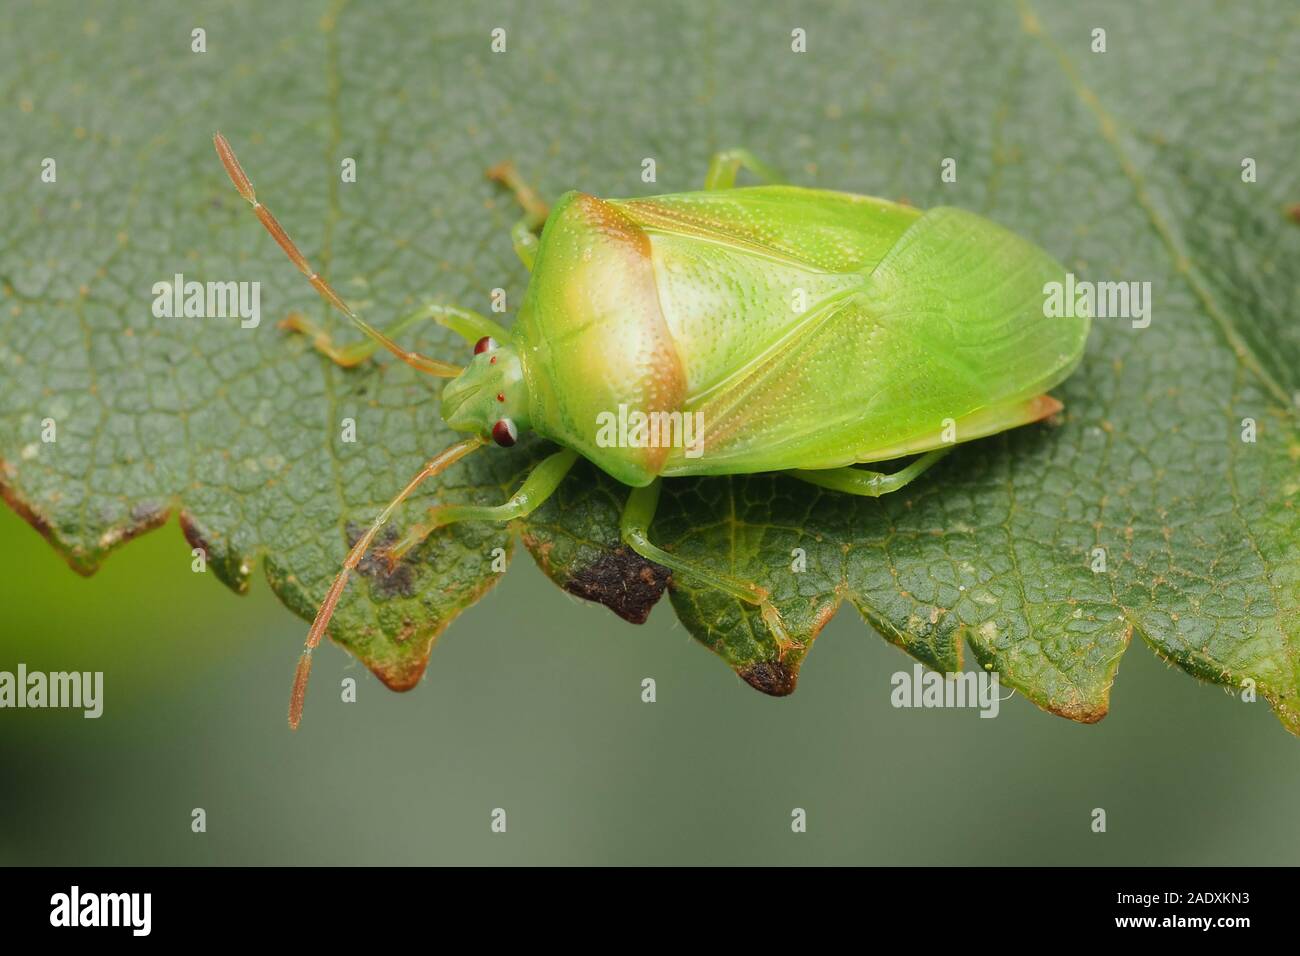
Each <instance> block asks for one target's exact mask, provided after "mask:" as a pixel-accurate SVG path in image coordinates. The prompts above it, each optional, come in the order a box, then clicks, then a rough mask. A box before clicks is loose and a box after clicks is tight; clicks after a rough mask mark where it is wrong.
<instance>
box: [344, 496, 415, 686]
mask: <svg viewBox="0 0 1300 956" xmlns="http://www.w3.org/2000/svg"><path fill="white" fill-rule="evenodd" d="M347 531H348V547H351V546H352V545H354V544H356V543H357V541H358V540H359V539H360V538H361V536H362V535H363V534H365V533H366V527H365V525H360V524H356V523H355V522H349V523H348V527H347ZM396 540H397V529H396V528H392V527H389V528H385V529H384V530H383V531H381V532H380V533H379V534H378V535H376V536H375V540H374V541H372V542H371V544H370V550H369V551H367V552H366V556H365V557H364V558H362V559H361V563H360V564H358V565H357V573H358V574H360V575H362V576H364V577H366V578H369V579H370V584H371V587H372V589H373V593H374V595H375V596H376V597H378V598H380V599H381V600H385V601H387V600H390V599H392V598H395V597H403V598H409V597H415V572H414V571H413V570H412V569H411V566H410V564H409V563H408V562H406V561H399V562H398V563H397V564H395V565H394V566H393V567H392V568H391V569H390V568H389V566H388V559H387V558H386V557H385V556H384V555H383V553H382V551H383V548H385V547H386V546H387V545H390V544H392V543H393V542H394V541H396ZM417 679H418V678H417Z"/></svg>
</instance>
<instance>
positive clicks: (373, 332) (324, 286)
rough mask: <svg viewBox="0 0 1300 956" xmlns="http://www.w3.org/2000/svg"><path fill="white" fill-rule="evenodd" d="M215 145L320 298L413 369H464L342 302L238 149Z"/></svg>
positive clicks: (221, 140) (447, 374)
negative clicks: (265, 198)
mask: <svg viewBox="0 0 1300 956" xmlns="http://www.w3.org/2000/svg"><path fill="white" fill-rule="evenodd" d="M212 142H213V144H214V145H215V146H216V147H217V155H218V156H220V157H221V164H222V165H223V166H225V167H226V173H227V175H229V176H230V181H231V182H232V183H234V184H235V188H236V189H237V190H239V195H241V196H243V197H244V198H245V199H246V200H248V202H249V204H250V205H252V207H253V212H254V213H255V214H256V215H257V218H258V220H260V221H261V223H262V225H263V226H265V227H266V231H267V232H269V233H270V234H271V238H272V239H274V240H275V241H276V242H278V243H279V244H280V248H281V249H283V250H284V253H285V255H287V256H288V257H289V260H290V261H291V262H292V263H293V264H294V265H296V266H297V267H298V270H299V271H300V272H302V274H303V275H305V276H306V277H307V281H308V282H310V283H311V284H312V286H313V287H314V288H315V289H316V291H317V292H319V293H320V294H321V297H322V298H323V299H324V300H325V301H326V302H328V303H329V304H330V305H332V306H334V308H336V309H338V310H339V311H340V312H342V313H343V314H344V315H346V316H347V317H348V318H349V319H351V320H352V323H353V324H354V325H355V326H356V327H357V328H359V329H360V330H361V331H362V332H364V333H365V334H366V335H368V336H370V337H371V338H372V339H374V340H375V341H376V342H378V343H379V344H380V345H382V346H383V347H384V348H386V349H388V351H390V352H392V353H393V354H394V355H396V356H397V357H398V358H399V359H401V360H402V361H403V362H405V363H406V364H407V365H409V366H411V367H412V368H415V369H419V370H420V371H421V372H427V373H428V374H430V375H438V376H440V377H442V378H455V377H456V376H457V375H459V374H460V373H461V371H462V369H461V368H460V367H459V366H456V365H452V364H451V363H450V362H443V361H440V360H438V359H434V358H429V357H428V356H427V355H421V354H420V353H419V352H412V351H409V350H408V349H404V348H402V347H401V346H400V345H398V344H397V343H396V342H394V341H393V340H392V339H390V338H389V337H388V336H387V335H385V334H384V333H383V332H381V331H379V330H378V329H377V328H375V327H374V326H373V325H371V324H370V323H369V322H367V321H365V320H364V319H363V318H361V316H359V315H357V314H356V313H355V312H353V311H352V308H351V306H349V305H348V304H347V303H346V302H344V301H343V298H342V296H340V295H339V294H338V293H337V292H335V291H334V287H333V286H331V285H330V284H329V283H328V282H326V281H325V280H324V279H323V278H322V277H321V276H320V275H319V274H317V272H316V271H315V270H314V269H312V267H311V263H309V262H308V261H307V257H306V256H304V255H303V254H302V253H301V252H299V251H298V247H297V245H295V244H294V241H293V240H292V239H290V238H289V234H288V233H287V232H285V231H284V227H283V226H281V225H280V223H279V221H278V220H276V218H275V216H273V215H271V210H269V209H267V208H266V207H265V206H263V205H262V204H261V203H260V202H258V201H257V193H256V192H254V190H253V184H252V183H251V182H249V179H248V176H246V175H245V174H244V170H243V167H241V166H240V165H239V160H238V159H237V158H236V157H235V151H234V150H233V149H231V148H230V143H228V142H227V141H226V137H224V136H222V135H221V134H220V133H217V134H215V135H214V136H213V137H212Z"/></svg>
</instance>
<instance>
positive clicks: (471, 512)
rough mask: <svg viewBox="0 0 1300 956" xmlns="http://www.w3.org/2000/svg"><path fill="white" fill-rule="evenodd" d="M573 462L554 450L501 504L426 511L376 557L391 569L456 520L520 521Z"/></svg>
mask: <svg viewBox="0 0 1300 956" xmlns="http://www.w3.org/2000/svg"><path fill="white" fill-rule="evenodd" d="M577 460H578V453H577V452H576V451H571V450H570V449H568V448H566V449H564V450H563V451H557V452H556V453H555V454H553V455H551V456H549V457H548V458H546V459H544V460H543V461H542V462H541V464H539V465H538V466H537V467H536V468H534V469H533V470H532V471H531V472H529V474H528V477H527V478H525V479H524V483H523V484H522V485H520V486H519V490H518V491H516V492H515V493H514V494H513V495H511V496H510V499H509V500H508V501H506V503H505V504H502V505H495V506H492V505H438V506H437V507H434V508H430V509H429V516H428V518H426V519H425V520H424V521H421V522H420V523H419V524H415V525H412V526H411V527H410V529H409V530H407V532H406V534H404V535H402V537H401V538H400V539H399V540H398V541H396V542H394V544H393V545H392V546H391V547H389V548H386V549H384V550H383V551H381V552H380V557H383V558H385V559H386V560H387V561H388V564H389V566H390V567H393V566H395V565H396V564H397V562H399V561H401V560H402V558H404V557H405V556H406V555H407V554H409V553H410V551H411V549H412V548H415V547H417V546H418V545H419V544H420V542H422V541H423V540H424V539H425V538H427V537H428V536H429V535H430V534H432V533H433V532H434V531H435V530H437V529H438V528H441V527H443V526H445V525H449V524H455V523H456V522H458V521H491V522H496V523H504V522H507V521H513V520H514V519H515V518H522V517H524V516H525V515H527V514H530V513H531V512H533V511H535V510H536V509H538V508H540V507H541V506H542V504H543V503H544V502H545V501H546V499H547V498H549V497H551V495H553V494H555V489H556V488H558V487H560V482H562V481H563V480H564V476H565V475H567V474H568V473H569V470H570V469H571V468H572V467H573V463H574V462H575V461H577Z"/></svg>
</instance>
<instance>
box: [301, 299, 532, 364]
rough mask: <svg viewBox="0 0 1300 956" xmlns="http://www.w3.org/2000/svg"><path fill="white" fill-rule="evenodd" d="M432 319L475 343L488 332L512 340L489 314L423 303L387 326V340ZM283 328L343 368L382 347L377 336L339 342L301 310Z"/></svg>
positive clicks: (501, 340)
mask: <svg viewBox="0 0 1300 956" xmlns="http://www.w3.org/2000/svg"><path fill="white" fill-rule="evenodd" d="M430 320H432V321H434V322H437V323H438V324H439V325H442V326H446V327H447V328H449V329H451V330H452V331H453V332H455V333H456V334H457V335H459V336H461V338H463V339H465V340H466V341H467V342H471V343H472V342H477V341H478V340H479V339H480V338H482V337H483V336H485V335H489V336H492V337H493V338H495V339H496V340H497V341H498V342H505V341H507V340H508V339H509V333H508V332H507V331H506V330H505V329H504V328H503V327H502V326H500V325H498V324H497V323H495V322H493V321H492V320H491V319H489V318H488V317H487V316H486V315H480V314H479V313H477V312H471V311H470V310H469V309H460V308H457V307H456V306H454V305H435V304H430V305H426V306H423V307H421V308H419V309H416V310H415V311H414V312H411V313H409V314H407V315H404V316H402V317H401V318H400V319H398V320H396V321H395V322H393V324H392V325H389V326H387V327H386V328H385V329H383V331H382V333H381V334H382V335H383V337H384V339H385V340H387V341H390V342H393V341H396V339H397V338H398V336H400V335H402V334H403V333H404V332H406V331H407V330H408V329H410V328H411V327H412V326H414V325H418V324H419V323H420V322H427V321H430ZM280 328H282V329H288V330H289V331H291V332H298V333H300V334H302V335H305V336H307V337H308V338H310V339H311V344H312V347H313V348H314V349H316V351H318V352H320V353H321V354H322V355H324V356H326V357H327V358H328V359H330V361H332V362H334V364H335V365H340V366H342V367H343V368H353V367H355V366H357V365H360V364H361V363H362V362H364V361H365V360H366V359H368V358H370V356H372V355H374V354H375V352H377V351H378V350H379V349H380V348H381V347H382V343H381V341H380V340H379V339H376V338H374V337H369V338H364V339H360V340H358V341H356V342H352V343H351V344H349V345H336V344H335V343H334V339H333V337H332V336H331V335H330V333H329V331H328V330H327V329H324V328H322V327H321V326H319V325H317V324H316V323H315V322H313V321H312V320H311V319H309V318H307V316H305V315H303V314H302V313H301V312H290V313H289V314H288V315H287V316H286V317H285V318H284V319H283V320H282V321H281V322H280Z"/></svg>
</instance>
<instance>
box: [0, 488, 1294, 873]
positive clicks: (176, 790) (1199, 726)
mask: <svg viewBox="0 0 1300 956" xmlns="http://www.w3.org/2000/svg"><path fill="white" fill-rule="evenodd" d="M0 596H2V598H3V599H2V600H0V609H2V613H3V619H2V620H3V623H0V648H3V657H2V659H0V667H3V668H5V669H12V667H13V666H14V664H16V662H17V661H25V662H26V663H27V666H28V668H29V669H40V670H47V671H49V670H64V669H74V668H75V669H79V670H103V671H104V673H105V677H104V680H105V694H104V696H105V707H104V716H103V717H101V718H100V719H99V720H85V719H83V718H82V717H81V715H80V713H79V712H72V711H53V710H47V711H3V712H0V755H2V758H3V759H2V761H0V768H2V769H0V773H2V774H3V777H2V778H0V821H3V822H2V823H0V861H3V862H4V863H7V864H13V863H65V864H92V863H93V864H111V863H122V864H145V863H186V864H192V863H253V864H277V863H323V864H341V863H364V864H383V863H398V864H416V863H456V864H492V863H608V864H624V863H646V864H670V863H701V864H703V863H712V864H720V863H736V864H743V863H831V864H844V863H891V864H903V865H907V864H925V863H958V864H981V863H982V864H1011V863H1021V864H1062V865H1064V864H1107V863H1109V864H1174V865H1185V864H1255V863H1271V864H1295V863H1297V862H1300V825H1298V824H1297V813H1296V794H1297V793H1298V792H1300V749H1298V748H1297V743H1296V740H1295V739H1294V738H1293V737H1291V736H1290V735H1289V734H1287V733H1286V732H1285V731H1284V730H1283V729H1282V728H1281V727H1280V726H1279V725H1278V723H1277V721H1276V719H1275V718H1274V717H1273V716H1272V715H1271V714H1270V713H1269V710H1268V706H1267V705H1266V704H1264V703H1258V704H1244V703H1241V702H1238V701H1236V700H1235V699H1234V698H1232V697H1229V696H1227V695H1226V694H1224V693H1223V692H1222V691H1221V690H1218V689H1216V688H1211V687H1207V686H1203V685H1198V684H1197V683H1196V682H1194V681H1192V680H1190V679H1189V678H1187V677H1186V676H1185V675H1183V674H1182V673H1180V672H1178V671H1174V670H1170V669H1168V668H1166V667H1164V666H1163V665H1162V664H1160V663H1159V662H1158V661H1157V660H1156V659H1155V658H1154V657H1153V656H1152V654H1151V653H1150V652H1149V651H1148V650H1147V649H1146V648H1145V647H1142V646H1135V647H1133V648H1132V649H1131V651H1130V653H1129V654H1128V655H1127V656H1126V657H1125V659H1124V663H1123V665H1122V667H1121V669H1120V676H1119V679H1118V681H1117V683H1116V686H1115V694H1114V697H1113V700H1112V712H1111V714H1110V716H1109V717H1107V718H1106V719H1105V720H1103V721H1102V722H1101V723H1100V724H1097V725H1095V726H1090V727H1089V726H1081V725H1077V724H1073V723H1070V722H1068V721H1065V720H1062V719H1060V718H1057V717H1052V716H1049V715H1047V714H1044V713H1042V712H1041V711H1039V710H1038V709H1037V708H1035V707H1034V706H1033V705H1031V704H1029V703H1027V702H1025V701H1024V700H1023V699H1021V698H1019V697H1015V698H1012V699H1011V700H1009V701H1007V702H1006V703H1004V704H1003V705H1002V711H1001V714H1000V715H999V716H998V717H997V718H996V719H994V720H983V719H980V718H979V717H978V716H977V715H976V713H975V712H974V711H924V710H895V709H893V708H892V707H891V706H890V703H889V678H890V675H891V674H892V673H893V672H894V671H896V670H910V669H911V666H912V661H911V659H910V658H908V657H906V656H904V655H903V654H902V653H901V652H900V651H898V650H896V649H894V648H893V647H891V646H889V645H887V644H886V643H885V642H884V641H882V640H879V639H878V638H875V637H873V636H872V635H871V634H870V633H869V632H867V630H866V629H865V627H864V625H863V624H862V623H861V622H860V621H859V620H858V619H857V615H856V613H855V612H853V611H852V610H851V609H850V610H848V611H842V612H841V613H840V614H839V615H838V616H837V617H836V618H835V620H833V621H832V622H831V623H830V625H829V626H828V627H827V628H826V630H825V631H824V632H823V633H822V636H821V637H820V638H818V641H817V649H816V652H815V653H813V654H812V655H810V657H809V658H808V663H807V664H806V665H805V667H804V671H803V675H802V677H801V679H800V684H799V690H798V692H797V693H795V694H794V695H793V696H792V697H789V698H785V699H783V700H777V699H772V698H767V697H763V696H761V695H759V694H757V693H755V692H754V691H753V690H752V689H750V688H749V687H748V686H746V685H744V684H742V683H741V682H740V681H739V680H738V679H737V678H736V677H734V676H733V675H732V674H731V673H730V672H729V671H728V670H727V668H726V667H725V665H723V664H722V663H721V662H720V661H718V660H716V659H715V658H714V657H713V656H712V655H711V654H710V653H709V652H708V651H706V650H704V649H703V648H701V647H699V646H698V645H696V644H694V642H693V641H691V639H690V638H689V637H688V636H687V635H686V633H685V631H683V630H682V629H681V628H680V627H678V626H676V623H675V620H674V618H673V616H672V613H671V610H670V609H669V608H668V606H667V605H666V603H665V604H661V605H660V606H659V607H657V608H656V609H655V611H654V613H653V614H652V615H651V618H650V621H649V622H648V623H647V624H646V625H645V626H643V627H639V628H638V627H634V626H632V625H629V624H625V623H623V622H622V621H620V620H618V619H616V618H615V617H614V616H613V615H612V614H610V613H609V612H608V611H606V610H605V609H604V608H600V607H596V606H592V605H587V604H584V603H582V602H579V601H577V600H576V599H574V598H571V597H568V596H567V595H565V594H563V593H561V592H559V591H558V590H556V588H555V587H554V586H553V585H552V584H551V583H550V582H549V581H547V580H546V579H545V578H544V577H543V576H542V575H541V573H540V572H539V571H538V570H537V569H536V567H535V566H534V565H533V563H532V561H531V559H529V558H527V557H526V556H524V557H521V558H520V559H519V560H518V561H516V562H515V563H514V564H513V566H512V567H511V570H510V573H509V574H508V575H506V579H505V580H504V581H503V582H502V583H501V584H500V585H499V586H498V587H497V588H496V589H495V590H493V591H492V592H491V593H490V594H489V595H488V596H487V597H486V598H485V599H484V600H483V602H482V603H481V604H480V605H479V606H477V607H476V608H474V609H472V610H470V611H469V612H467V613H466V614H465V615H464V616H463V617H461V618H460V619H459V620H458V621H456V622H455V623H454V624H453V625H452V626H451V628H450V629H449V630H448V632H447V633H446V634H445V635H444V636H443V637H442V638H441V640H440V641H439V643H438V645H437V646H436V647H435V648H434V652H433V656H432V660H431V663H430V667H429V673H428V676H427V678H426V679H425V680H424V682H423V683H422V684H420V685H419V686H418V687H417V688H416V689H415V690H413V691H411V692H410V693H407V694H393V693H391V692H389V691H387V690H385V689H384V688H383V686H382V685H381V684H379V682H378V681H377V680H375V679H374V678H373V677H371V676H370V674H369V673H368V672H367V671H366V670H365V668H363V667H361V666H360V665H358V664H356V663H353V662H352V661H351V660H350V659H349V658H347V657H346V655H345V654H344V653H343V652H342V651H340V650H338V649H337V648H334V647H329V648H326V649H325V650H324V651H323V652H322V653H320V654H318V655H317V661H316V671H315V675H314V677H313V682H314V686H313V694H312V697H311V700H310V702H309V705H308V711H307V719H306V720H305V722H304V724H303V727H302V729H301V730H300V731H299V732H298V733H297V734H296V735H295V734H291V733H290V732H289V731H288V729H287V728H286V727H285V725H284V712H285V705H286V702H287V697H288V688H289V682H290V678H291V676H292V673H293V665H294V661H295V659H296V657H297V652H298V646H299V642H300V641H301V639H302V636H303V633H304V631H305V627H306V625H305V624H304V623H303V622H301V621H300V620H298V619H297V618H296V617H294V616H293V615H291V614H290V613H289V612H288V611H287V610H285V609H284V608H283V607H282V606H281V605H280V604H279V603H278V602H277V601H276V600H275V598H274V597H272V596H271V594H270V591H269V589H268V588H267V587H266V586H265V583H264V582H263V581H262V580H260V578H259V579H256V580H255V583H254V587H253V589H252V592H251V593H250V594H249V595H248V596H246V597H243V598H239V597H235V596H233V595H232V594H231V593H230V592H229V591H228V590H227V589H226V588H225V587H224V586H223V585H221V584H219V583H218V582H217V581H216V580H215V579H214V578H213V577H212V576H211V574H195V573H193V572H192V571H191V570H190V554H189V546H188V545H187V544H186V542H185V541H184V539H183V538H182V537H181V534H180V531H179V529H178V528H177V527H176V525H175V524H174V523H172V524H169V525H168V526H167V527H165V528H162V529H160V530H159V531H156V532H154V533H152V534H149V535H146V536H144V537H142V538H140V539H138V540H136V541H133V542H131V543H130V544H128V545H127V546H126V547H125V548H124V549H123V550H122V551H121V553H119V554H117V555H115V556H114V557H113V558H112V559H110V560H109V561H108V563H107V564H106V565H105V566H104V568H103V570H102V571H101V572H100V573H99V574H98V575H96V576H95V577H94V578H90V579H82V578H78V577H77V576H76V575H74V574H73V573H72V572H71V571H69V570H68V569H67V567H66V566H65V565H64V564H63V562H62V561H61V560H60V559H59V558H58V557H57V556H56V555H55V554H54V552H53V551H52V550H51V549H50V547H49V546H48V545H47V544H46V543H45V542H44V541H42V540H41V539H40V538H39V537H38V536H37V535H36V534H35V533H34V532H33V531H32V530H31V529H30V528H28V527H27V526H26V525H25V524H24V523H23V522H22V521H21V520H20V519H19V518H17V517H16V516H14V515H13V514H11V513H9V512H8V511H4V512H3V513H0ZM347 676H351V677H355V678H356V679H357V682H358V700H357V702H356V703H355V704H345V703H342V702H341V701H340V699H339V698H340V694H339V690H338V688H339V686H340V681H341V680H342V679H343V678H344V677H347ZM643 677H653V678H655V680H656V682H657V685H658V701H657V702H656V703H654V704H645V703H642V702H641V698H640V682H641V679H642V678H643ZM194 807H203V808H205V809H206V810H207V814H208V831H207V833H205V834H201V835H200V834H193V833H191V832H190V811H191V810H192V809H193V808H194ZM495 807H502V808H504V809H505V810H506V811H507V815H508V816H507V819H508V831H507V832H506V833H505V834H493V833H491V832H490V829H489V822H490V814H491V812H492V810H493V808H495ZM793 807H803V808H805V809H806V810H807V812H808V831H807V833H804V834H798V835H796V834H793V833H791V831H790V812H791V809H792V808H793ZM1094 807H1103V808H1105V810H1106V812H1107V818H1108V819H1107V823H1108V830H1107V832H1106V833H1104V834H1094V833H1092V832H1091V830H1090V820H1091V811H1092V809H1093V808H1094Z"/></svg>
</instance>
